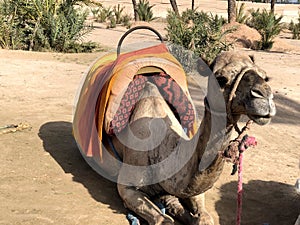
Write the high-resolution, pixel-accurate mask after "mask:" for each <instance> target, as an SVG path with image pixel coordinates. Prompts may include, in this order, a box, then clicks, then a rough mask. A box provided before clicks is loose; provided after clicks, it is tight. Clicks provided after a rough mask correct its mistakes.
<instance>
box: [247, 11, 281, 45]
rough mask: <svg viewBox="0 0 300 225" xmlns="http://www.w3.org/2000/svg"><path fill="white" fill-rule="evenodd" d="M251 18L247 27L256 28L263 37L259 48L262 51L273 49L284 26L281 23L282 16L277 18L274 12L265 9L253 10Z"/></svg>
mask: <svg viewBox="0 0 300 225" xmlns="http://www.w3.org/2000/svg"><path fill="white" fill-rule="evenodd" d="M250 13H251V18H250V19H249V20H248V21H247V25H248V26H250V27H253V28H255V29H256V30H257V31H258V32H259V34H260V35H261V41H260V42H259V48H260V49H262V50H268V49H271V48H272V46H273V43H274V41H273V40H274V38H275V37H276V36H277V35H278V34H279V33H280V32H281V31H282V29H283V25H282V23H281V19H282V16H279V17H278V18H276V15H275V14H274V13H272V12H268V11H267V10H266V9H263V10H262V12H260V10H259V9H257V10H256V11H255V10H251V11H250Z"/></svg>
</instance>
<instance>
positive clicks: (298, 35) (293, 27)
mask: <svg viewBox="0 0 300 225" xmlns="http://www.w3.org/2000/svg"><path fill="white" fill-rule="evenodd" d="M289 30H290V31H292V33H293V37H292V38H293V39H300V14H299V17H298V23H294V22H293V21H291V23H290V25H289Z"/></svg>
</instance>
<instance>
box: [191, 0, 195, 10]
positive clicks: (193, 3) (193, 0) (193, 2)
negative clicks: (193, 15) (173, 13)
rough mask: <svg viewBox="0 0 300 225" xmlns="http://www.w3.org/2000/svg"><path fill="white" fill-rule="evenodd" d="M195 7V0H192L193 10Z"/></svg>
mask: <svg viewBox="0 0 300 225" xmlns="http://www.w3.org/2000/svg"><path fill="white" fill-rule="evenodd" d="M194 9H195V0H192V10H194Z"/></svg>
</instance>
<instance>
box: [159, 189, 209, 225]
mask: <svg viewBox="0 0 300 225" xmlns="http://www.w3.org/2000/svg"><path fill="white" fill-rule="evenodd" d="M160 201H161V202H162V203H163V204H164V205H165V207H166V211H167V213H168V214H169V215H171V216H172V217H173V218H174V219H177V220H179V221H180V222H182V223H183V224H188V225H214V221H213V218H212V217H211V216H210V215H209V213H208V212H207V211H206V209H205V207H204V195H203V194H202V195H200V196H196V197H193V198H189V199H185V200H182V199H181V201H179V199H178V198H177V197H175V196H172V195H166V196H162V197H160ZM181 202H183V205H182V204H181ZM185 203H186V204H185ZM183 206H184V207H186V208H184V207H183Z"/></svg>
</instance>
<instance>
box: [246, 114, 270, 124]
mask: <svg viewBox="0 0 300 225" xmlns="http://www.w3.org/2000/svg"><path fill="white" fill-rule="evenodd" d="M248 116H249V118H250V119H251V120H253V121H254V122H255V123H257V124H258V125H261V126H263V125H267V124H269V123H270V121H271V118H272V117H271V116H270V115H266V116H262V115H248Z"/></svg>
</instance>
